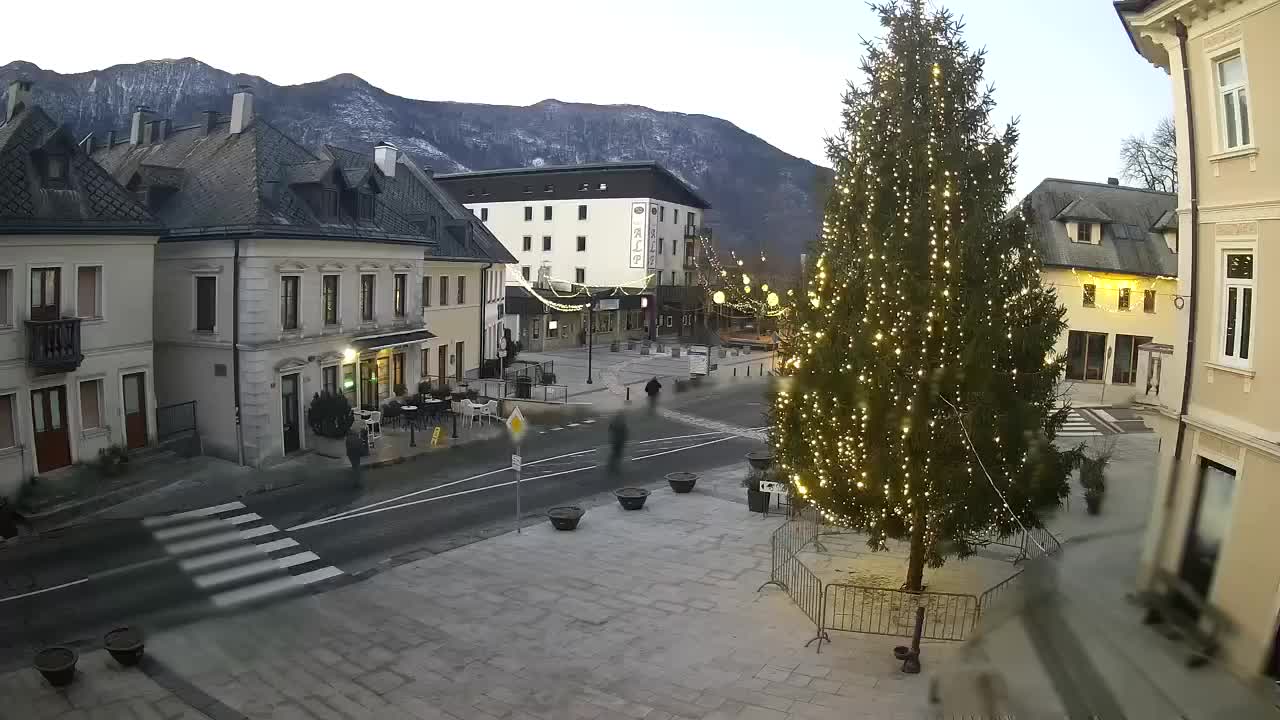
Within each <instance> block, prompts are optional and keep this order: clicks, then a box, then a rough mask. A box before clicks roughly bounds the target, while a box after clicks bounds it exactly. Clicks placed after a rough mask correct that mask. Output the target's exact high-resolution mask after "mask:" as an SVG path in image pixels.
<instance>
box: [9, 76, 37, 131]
mask: <svg viewBox="0 0 1280 720" xmlns="http://www.w3.org/2000/svg"><path fill="white" fill-rule="evenodd" d="M8 97H9V100H8V102H7V103H6V104H5V108H4V121H5V122H9V121H10V120H12V119H13V116H14V115H17V114H18V111H19V110H21V109H22V108H24V107H26V106H27V105H29V104H30V103H31V81H30V80H14V81H13V82H11V83H9V96H8Z"/></svg>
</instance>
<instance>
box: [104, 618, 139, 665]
mask: <svg viewBox="0 0 1280 720" xmlns="http://www.w3.org/2000/svg"><path fill="white" fill-rule="evenodd" d="M102 645H103V647H105V648H106V649H107V652H109V653H111V657H112V658H114V659H115V661H116V662H118V663H120V664H121V665H124V666H125V667H133V666H134V665H137V664H138V663H139V662H140V661H141V660H142V652H143V648H144V647H145V644H144V643H143V641H142V631H141V630H139V629H137V628H135V627H129V626H125V627H118V628H116V629H115V630H112V631H111V632H109V633H107V634H106V636H105V637H103V639H102Z"/></svg>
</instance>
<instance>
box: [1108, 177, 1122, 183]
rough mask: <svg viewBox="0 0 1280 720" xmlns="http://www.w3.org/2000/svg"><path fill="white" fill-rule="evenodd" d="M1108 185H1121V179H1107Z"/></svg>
mask: <svg viewBox="0 0 1280 720" xmlns="http://www.w3.org/2000/svg"><path fill="white" fill-rule="evenodd" d="M1107 184H1108V185H1119V184H1120V178H1107Z"/></svg>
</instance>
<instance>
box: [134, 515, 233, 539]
mask: <svg viewBox="0 0 1280 720" xmlns="http://www.w3.org/2000/svg"><path fill="white" fill-rule="evenodd" d="M225 527H226V525H225V524H224V523H223V522H222V521H221V520H203V521H201V522H194V523H191V524H190V525H179V526H178V527H171V528H164V529H162V530H153V531H151V534H152V535H155V537H156V540H159V541H160V542H162V543H163V542H168V541H170V540H177V539H178V538H184V537H187V536H189V535H199V534H201V533H206V532H209V531H212V530H221V529H223V528H225Z"/></svg>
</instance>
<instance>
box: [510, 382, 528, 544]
mask: <svg viewBox="0 0 1280 720" xmlns="http://www.w3.org/2000/svg"><path fill="white" fill-rule="evenodd" d="M527 432H529V423H528V422H526V421H525V419H524V413H522V412H520V406H519V405H517V406H516V407H515V409H514V410H512V411H511V414H510V415H508V416H507V435H509V436H510V437H511V442H512V443H514V444H515V446H516V451H515V452H514V453H512V454H511V469H512V470H514V471H515V473H516V534H517V535H519V534H521V533H520V468H521V466H522V465H523V463H522V462H521V460H520V441H521V440H523V439H524V435H525V433H527Z"/></svg>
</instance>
